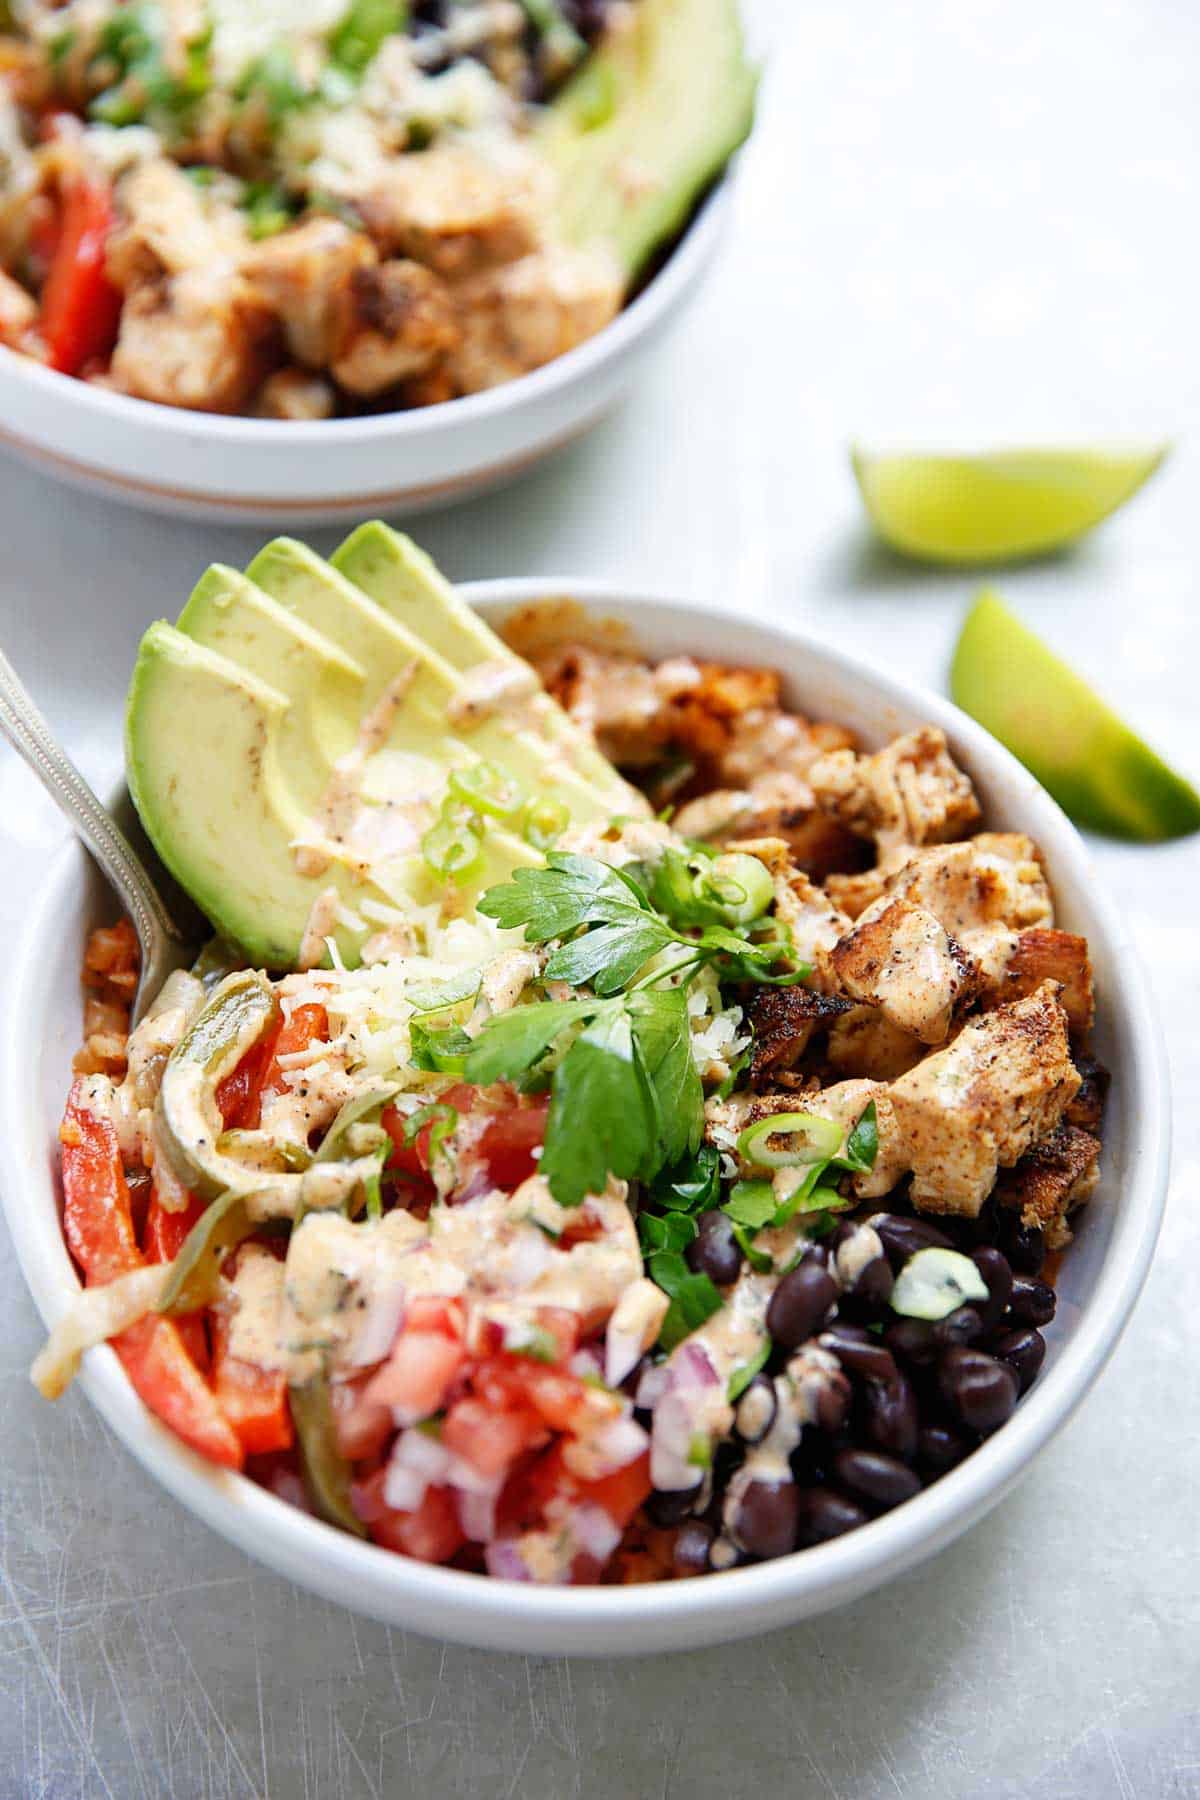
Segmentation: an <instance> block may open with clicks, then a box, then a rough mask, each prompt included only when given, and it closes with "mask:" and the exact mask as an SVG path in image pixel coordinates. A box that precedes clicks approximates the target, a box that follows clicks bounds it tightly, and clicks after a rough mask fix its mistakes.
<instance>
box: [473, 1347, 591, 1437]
mask: <svg viewBox="0 0 1200 1800" xmlns="http://www.w3.org/2000/svg"><path fill="white" fill-rule="evenodd" d="M474 1385H475V1390H476V1392H477V1393H479V1394H481V1395H482V1396H483V1398H484V1399H485V1400H486V1401H487V1402H488V1404H489V1405H491V1406H495V1407H497V1408H504V1407H508V1406H526V1407H529V1408H530V1409H531V1410H532V1411H533V1412H535V1413H536V1414H537V1415H538V1417H539V1418H540V1419H542V1420H543V1421H544V1422H545V1424H547V1425H549V1426H550V1427H551V1428H552V1429H553V1430H555V1431H568V1432H569V1431H574V1430H577V1429H578V1427H579V1426H580V1425H581V1424H583V1423H584V1421H585V1419H587V1420H589V1421H590V1422H595V1420H596V1415H597V1413H598V1412H600V1411H607V1410H608V1406H606V1397H605V1395H604V1394H603V1393H602V1391H601V1390H600V1389H598V1388H590V1387H589V1386H588V1385H587V1383H586V1382H584V1381H582V1380H581V1379H580V1377H579V1376H578V1375H570V1374H568V1373H567V1372H566V1371H565V1370H562V1369H552V1368H547V1367H546V1365H545V1364H544V1363H538V1362H535V1361H534V1360H533V1359H532V1357H528V1356H498V1357H495V1358H493V1359H492V1361H490V1362H488V1363H486V1364H485V1365H484V1366H483V1367H482V1368H480V1369H479V1370H478V1371H477V1372H476V1374H475V1378H474ZM609 1405H610V1406H611V1411H612V1415H613V1417H614V1418H615V1417H616V1416H617V1414H618V1412H619V1411H620V1402H619V1401H618V1400H617V1399H616V1398H615V1397H611V1399H610V1401H609Z"/></svg>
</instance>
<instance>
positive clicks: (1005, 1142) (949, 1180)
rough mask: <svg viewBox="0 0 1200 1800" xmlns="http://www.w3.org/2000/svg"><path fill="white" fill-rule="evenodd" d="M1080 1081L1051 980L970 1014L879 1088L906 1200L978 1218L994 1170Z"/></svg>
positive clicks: (1046, 1127) (1053, 1117) (1014, 1157)
mask: <svg viewBox="0 0 1200 1800" xmlns="http://www.w3.org/2000/svg"><path fill="white" fill-rule="evenodd" d="M1079 1085H1080V1078H1079V1074H1078V1071H1077V1070H1076V1068H1075V1066H1074V1064H1073V1063H1072V1061H1071V1055H1070V1046H1069V1043H1068V1038H1067V1015H1066V1013H1065V1012H1064V1011H1063V1008H1062V1005H1061V1003H1060V1000H1059V989H1058V986H1057V984H1056V983H1054V982H1049V981H1048V982H1044V983H1043V984H1042V986H1041V987H1040V988H1039V989H1038V990H1037V992H1036V993H1034V994H1030V995H1029V996H1028V997H1027V998H1025V999H1024V1000H1017V1001H1014V1002H1013V1003H1012V1004H1011V1005H1008V1006H1001V1007H998V1008H997V1009H996V1011H995V1012H990V1013H985V1014H984V1015H983V1016H982V1017H980V1018H978V1019H972V1020H971V1021H970V1022H969V1023H968V1024H967V1025H965V1026H964V1027H963V1029H962V1030H961V1031H960V1032H959V1034H958V1036H957V1037H956V1038H955V1039H954V1041H953V1042H952V1043H950V1044H948V1045H947V1046H946V1048H945V1049H944V1050H938V1051H935V1052H934V1053H933V1054H932V1055H930V1056H926V1057H925V1058H924V1060H923V1061H922V1062H920V1063H918V1064H917V1066H916V1067H915V1068H914V1069H910V1070H909V1072H908V1074H907V1075H902V1076H901V1077H900V1079H899V1080H898V1081H895V1082H893V1083H892V1085H891V1087H890V1089H889V1090H888V1092H889V1096H890V1100H891V1105H892V1109H893V1113H894V1116H895V1121H896V1125H897V1127H898V1130H899V1132H900V1134H901V1136H902V1138H903V1140H904V1152H905V1158H906V1161H907V1164H908V1166H909V1167H910V1168H911V1170H912V1176H913V1179H912V1189H911V1199H912V1203H913V1205H914V1206H915V1207H916V1208H917V1209H918V1211H921V1212H934V1213H957V1214H960V1215H962V1216H963V1217H965V1218H976V1217H978V1214H979V1210H980V1208H981V1207H982V1205H983V1203H984V1201H985V1200H986V1199H987V1197H988V1195H989V1194H990V1193H991V1191H992V1188H993V1186H994V1185H995V1181H996V1173H997V1170H998V1169H1000V1168H1011V1167H1012V1166H1013V1164H1014V1163H1016V1162H1018V1161H1019V1160H1020V1158H1021V1157H1022V1156H1023V1155H1024V1154H1025V1152H1026V1151H1027V1150H1028V1149H1029V1148H1030V1146H1031V1145H1033V1144H1035V1143H1037V1142H1039V1140H1040V1139H1042V1138H1044V1137H1046V1136H1048V1134H1049V1133H1050V1132H1051V1131H1053V1129H1054V1127H1055V1126H1056V1125H1057V1124H1058V1122H1059V1120H1060V1119H1061V1118H1062V1116H1063V1113H1064V1112H1065V1110H1066V1108H1067V1106H1068V1105H1069V1104H1070V1102H1071V1100H1072V1099H1073V1098H1074V1096H1075V1094H1076V1093H1077V1092H1078V1090H1079Z"/></svg>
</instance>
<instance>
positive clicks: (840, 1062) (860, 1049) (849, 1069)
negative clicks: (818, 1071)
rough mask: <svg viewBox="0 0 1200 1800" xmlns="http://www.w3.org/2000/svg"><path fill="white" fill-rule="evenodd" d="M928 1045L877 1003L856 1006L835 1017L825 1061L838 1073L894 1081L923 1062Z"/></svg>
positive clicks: (871, 1079)
mask: <svg viewBox="0 0 1200 1800" xmlns="http://www.w3.org/2000/svg"><path fill="white" fill-rule="evenodd" d="M927 1048H928V1046H927V1045H926V1044H923V1043H922V1042H921V1040H920V1038H919V1037H914V1036H913V1034H912V1032H911V1031H904V1030H902V1029H901V1027H900V1026H899V1025H895V1024H893V1022H892V1021H891V1019H889V1018H888V1017H887V1015H886V1013H883V1012H881V1011H880V1010H879V1008H878V1007H877V1006H854V1007H851V1009H850V1011H849V1012H847V1013H844V1014H843V1015H842V1017H841V1018H840V1019H835V1020H834V1022H833V1025H832V1026H831V1028H830V1032H829V1039H828V1042H827V1043H826V1045H825V1060H826V1061H827V1062H828V1064H829V1067H830V1068H831V1069H832V1070H833V1072H834V1074H835V1075H843V1076H848V1077H854V1076H858V1077H865V1078H866V1079H867V1080H869V1081H895V1079H896V1077H897V1076H898V1075H904V1074H907V1072H908V1070H909V1069H911V1068H913V1067H914V1065H915V1064H917V1063H919V1062H920V1060H921V1058H922V1057H923V1056H924V1055H925V1052H926V1050H927Z"/></svg>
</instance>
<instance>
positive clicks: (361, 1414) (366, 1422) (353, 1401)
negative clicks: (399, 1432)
mask: <svg viewBox="0 0 1200 1800" xmlns="http://www.w3.org/2000/svg"><path fill="white" fill-rule="evenodd" d="M368 1382H369V1377H368V1379H367V1380H360V1381H335V1382H334V1383H333V1384H332V1387H331V1389H330V1395H331V1398H332V1401H333V1424H334V1430H335V1431H336V1433H337V1446H338V1449H339V1450H340V1451H341V1453H342V1455H343V1456H344V1457H345V1458H346V1459H347V1461H348V1462H364V1461H366V1459H367V1458H368V1457H372V1456H378V1455H379V1453H380V1451H381V1450H382V1449H383V1447H384V1445H385V1444H386V1443H387V1441H388V1439H389V1438H390V1437H391V1435H392V1433H393V1432H394V1431H395V1429H396V1427H395V1425H394V1424H393V1422H392V1409H391V1407H390V1406H381V1405H380V1403H379V1402H378V1401H377V1400H368V1399H367V1397H366V1389H367V1386H368Z"/></svg>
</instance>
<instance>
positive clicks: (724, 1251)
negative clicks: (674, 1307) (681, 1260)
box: [684, 1211, 742, 1287]
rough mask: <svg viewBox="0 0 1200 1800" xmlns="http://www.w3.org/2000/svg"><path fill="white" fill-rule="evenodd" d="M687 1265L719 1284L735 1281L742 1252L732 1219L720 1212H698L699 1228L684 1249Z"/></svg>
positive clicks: (724, 1284)
mask: <svg viewBox="0 0 1200 1800" xmlns="http://www.w3.org/2000/svg"><path fill="white" fill-rule="evenodd" d="M684 1254H685V1256H686V1258H687V1265H688V1268H689V1269H691V1270H693V1272H694V1273H695V1274H697V1275H707V1276H708V1278H709V1280H710V1281H715V1282H716V1284H717V1286H718V1287H728V1286H729V1284H730V1282H731V1281H736V1280H737V1278H738V1271H739V1269H740V1268H741V1266H742V1251H741V1246H740V1245H739V1244H738V1241H737V1239H736V1238H735V1237H734V1235H733V1221H732V1219H729V1218H727V1217H726V1215H725V1214H724V1213H723V1212H717V1211H713V1212H706V1213H701V1215H700V1221H699V1231H698V1232H697V1235H696V1236H695V1237H694V1238H693V1239H692V1241H691V1243H690V1244H689V1245H688V1247H687V1250H686V1251H685V1253H684Z"/></svg>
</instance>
